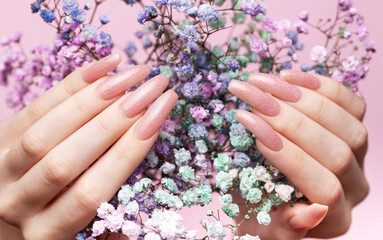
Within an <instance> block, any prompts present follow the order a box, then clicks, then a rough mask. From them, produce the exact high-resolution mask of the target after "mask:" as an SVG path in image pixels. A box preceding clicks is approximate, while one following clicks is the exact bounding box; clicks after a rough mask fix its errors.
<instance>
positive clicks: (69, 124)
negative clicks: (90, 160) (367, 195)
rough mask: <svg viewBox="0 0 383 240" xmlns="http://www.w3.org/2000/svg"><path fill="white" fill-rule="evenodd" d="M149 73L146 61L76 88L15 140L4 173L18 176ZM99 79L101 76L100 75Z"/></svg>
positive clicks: (6, 160)
mask: <svg viewBox="0 0 383 240" xmlns="http://www.w3.org/2000/svg"><path fill="white" fill-rule="evenodd" d="M149 73H150V69H149V68H148V67H147V66H145V65H139V66H134V67H131V68H129V69H127V70H125V71H124V72H121V73H118V74H115V75H113V76H112V77H109V78H108V79H106V81H103V82H101V84H100V81H97V82H95V83H93V84H91V85H90V86H88V87H86V88H85V89H83V90H81V91H79V92H78V93H76V94H75V95H74V96H72V97H71V98H68V99H67V100H66V101H64V102H63V103H61V104H60V105H58V106H57V107H56V108H54V109H52V110H51V111H50V112H49V113H48V114H46V115H45V116H44V117H43V118H41V119H40V120H39V121H37V122H36V123H35V124H34V125H33V126H32V127H31V128H30V129H28V130H27V131H26V132H25V134H24V135H23V136H22V137H21V138H20V139H19V140H18V141H17V142H16V144H15V145H14V146H12V147H11V149H10V150H9V152H8V155H7V157H6V159H5V161H4V164H5V165H6V167H7V168H6V169H7V174H10V176H13V177H14V178H18V177H20V176H21V175H23V174H24V173H25V172H26V171H27V170H28V169H29V168H31V167H32V166H33V165H34V164H35V163H36V162H37V161H39V160H40V159H41V158H42V157H43V156H45V154H47V153H48V152H49V151H50V150H51V149H52V148H53V147H55V146H56V145H57V144H59V143H60V142H61V141H63V140H64V139H65V138H67V137H68V136H69V135H71V134H72V133H73V132H75V131H76V130H77V129H79V128H80V127H81V126H83V125H84V124H85V123H86V122H88V121H89V120H90V119H92V118H93V117H94V116H96V115H97V114H98V113H100V112H101V111H102V110H103V109H105V108H106V107H108V106H109V105H110V104H112V103H113V102H114V101H116V100H117V98H118V97H119V96H121V94H122V92H124V91H125V90H126V89H128V88H130V87H132V86H134V85H136V84H137V83H138V82H140V81H142V80H144V79H145V78H146V77H147V76H148V75H149ZM101 81H102V79H101Z"/></svg>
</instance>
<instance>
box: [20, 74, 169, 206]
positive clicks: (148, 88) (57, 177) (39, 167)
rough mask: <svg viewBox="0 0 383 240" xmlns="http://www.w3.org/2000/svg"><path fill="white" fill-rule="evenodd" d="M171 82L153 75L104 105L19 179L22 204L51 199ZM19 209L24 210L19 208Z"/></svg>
mask: <svg viewBox="0 0 383 240" xmlns="http://www.w3.org/2000/svg"><path fill="white" fill-rule="evenodd" d="M168 84H169V80H168V79H167V78H166V77H165V76H163V75H158V76H156V77H154V78H152V79H151V80H150V81H148V82H146V83H145V84H143V85H142V86H141V87H139V88H138V89H137V90H136V91H134V92H131V93H130V94H129V95H128V96H127V97H125V98H121V99H119V100H118V101H117V102H115V103H114V104H113V105H111V106H110V107H109V108H107V109H105V110H104V111H103V112H102V113H100V114H99V115H98V116H96V117H95V118H93V119H92V120H91V121H89V122H88V123H87V124H86V125H84V126H83V127H81V128H80V129H79V130H77V131H76V132H75V133H73V134H72V135H71V136H69V137H68V138H67V139H65V140H64V141H63V142H61V143H60V144H59V145H57V146H56V147H55V148H54V149H52V150H51V151H50V152H49V153H48V154H47V155H46V156H45V157H44V158H43V159H42V160H40V161H39V162H38V163H37V164H35V166H33V167H32V168H31V169H30V170H29V171H28V172H27V173H26V174H25V175H24V176H23V177H22V178H21V179H20V180H19V181H18V185H19V186H20V187H19V188H16V189H21V190H22V193H23V197H18V199H19V201H21V202H23V200H24V201H25V202H27V204H20V205H23V206H25V208H26V209H25V211H33V210H34V209H33V208H35V209H36V210H40V209H41V208H43V207H44V206H45V205H46V204H47V203H48V202H50V201H51V200H52V199H53V198H54V197H55V196H56V195H57V194H58V193H59V192H60V191H61V190H62V189H63V188H64V187H65V186H67V185H68V184H69V183H70V182H72V180H73V179H75V178H76V177H77V176H78V175H80V173H82V172H83V171H84V170H85V169H87V168H88V167H89V165H90V164H91V163H93V162H94V161H95V160H96V159H97V158H98V157H99V156H100V155H101V154H102V153H104V152H105V151H106V150H107V149H108V148H109V147H110V146H111V145H112V144H113V143H114V142H115V141H116V140H117V139H118V138H119V137H121V135H122V134H123V133H124V132H126V131H127V130H128V129H129V128H130V127H131V126H132V125H133V123H134V122H135V121H136V120H137V119H138V118H139V116H141V115H142V114H139V113H141V112H142V111H143V110H144V109H145V108H146V106H147V105H148V104H149V103H151V102H152V101H154V100H155V99H156V98H157V96H158V95H160V94H161V92H162V91H163V90H164V89H165V88H166V87H167V86H168ZM126 106H128V108H127V107H126ZM131 106H132V107H131ZM28 183H29V184H28ZM23 186H28V187H27V188H23ZM18 211H23V210H22V209H20V208H19V209H18Z"/></svg>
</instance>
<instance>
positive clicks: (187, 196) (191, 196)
mask: <svg viewBox="0 0 383 240" xmlns="http://www.w3.org/2000/svg"><path fill="white" fill-rule="evenodd" d="M182 201H183V202H184V204H185V205H186V206H188V207H190V206H192V205H195V204H197V201H198V195H197V193H196V192H195V191H194V190H193V189H189V190H187V191H186V192H185V193H184V194H183V195H182Z"/></svg>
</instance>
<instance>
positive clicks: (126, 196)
mask: <svg viewBox="0 0 383 240" xmlns="http://www.w3.org/2000/svg"><path fill="white" fill-rule="evenodd" d="M134 195H135V194H134V192H133V189H132V187H131V186H129V185H125V186H123V187H122V188H121V190H120V191H119V192H118V196H117V197H118V201H120V202H121V203H122V204H127V203H128V202H129V201H130V199H131V198H132V197H134Z"/></svg>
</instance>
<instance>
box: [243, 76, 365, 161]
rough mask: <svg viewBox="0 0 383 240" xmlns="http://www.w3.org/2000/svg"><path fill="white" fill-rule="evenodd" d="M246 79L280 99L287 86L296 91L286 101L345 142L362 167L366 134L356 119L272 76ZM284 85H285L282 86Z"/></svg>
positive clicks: (312, 93) (327, 100) (319, 98)
mask: <svg viewBox="0 0 383 240" xmlns="http://www.w3.org/2000/svg"><path fill="white" fill-rule="evenodd" d="M249 82H250V83H252V84H254V85H255V86H257V87H259V88H260V89H262V90H264V91H268V92H270V93H271V94H272V95H273V96H275V97H277V98H280V99H281V100H283V99H284V98H285V96H284V94H282V93H285V95H288V92H291V91H288V92H287V89H291V88H294V89H295V90H294V91H299V92H300V96H301V97H300V99H299V101H295V102H287V103H288V104H289V105H291V106H293V107H294V108H295V109H297V110H298V111H300V112H301V113H303V114H305V115H306V116H307V117H309V118H311V119H312V120H314V121H315V122H317V123H319V124H320V125H322V126H323V127H324V128H325V129H327V130H328V131H330V132H332V133H333V134H335V135H336V136H337V137H339V138H340V139H342V140H343V141H344V142H346V143H347V144H348V145H349V146H350V147H351V150H352V151H353V152H354V154H355V156H356V157H357V159H358V163H359V165H360V167H361V168H363V159H364V153H365V150H366V147H367V138H368V135H367V129H366V127H365V126H364V125H363V124H362V123H361V122H360V121H359V120H358V119H357V118H355V117H354V116H353V115H351V114H350V113H349V112H347V111H346V110H344V109H343V108H341V107H340V106H339V105H337V104H336V103H334V102H332V101H330V100H329V99H328V98H326V97H324V96H323V95H321V94H319V93H316V92H313V91H312V90H310V89H307V88H304V87H300V86H297V87H295V86H293V85H290V84H289V83H287V82H285V81H282V80H280V79H278V78H276V77H274V76H272V75H264V74H253V75H252V77H251V79H249ZM286 85H289V87H288V88H286ZM340 119H341V120H342V121H339V120H340ZM343 145H344V144H343ZM348 153H349V155H350V152H349V151H348Z"/></svg>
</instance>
